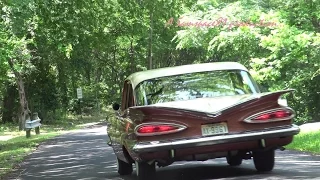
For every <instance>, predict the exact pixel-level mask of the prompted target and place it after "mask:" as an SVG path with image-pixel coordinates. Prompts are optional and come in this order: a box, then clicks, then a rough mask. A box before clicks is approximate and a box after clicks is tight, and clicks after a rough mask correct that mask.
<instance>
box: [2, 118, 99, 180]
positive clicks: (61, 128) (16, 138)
mask: <svg viewBox="0 0 320 180" xmlns="http://www.w3.org/2000/svg"><path fill="white" fill-rule="evenodd" d="M102 119H105V118H104V117H83V118H82V119H78V118H76V117H71V118H68V119H67V120H64V121H57V122H55V123H51V124H49V125H48V124H47V125H42V126H41V128H40V134H39V135H36V134H35V132H34V130H32V131H31V138H26V133H25V131H18V127H17V125H1V127H0V179H2V177H4V176H5V175H6V174H7V173H9V172H10V171H12V169H13V168H14V167H16V166H17V165H18V164H19V163H20V162H22V161H23V159H24V158H25V157H26V155H28V154H29V153H31V152H32V151H33V150H35V149H36V148H37V147H38V146H39V144H40V143H41V142H44V141H46V140H49V139H51V138H53V137H55V136H57V135H60V134H63V133H66V132H70V131H72V130H75V129H79V128H82V127H83V126H82V125H84V124H88V123H94V122H99V120H102Z"/></svg>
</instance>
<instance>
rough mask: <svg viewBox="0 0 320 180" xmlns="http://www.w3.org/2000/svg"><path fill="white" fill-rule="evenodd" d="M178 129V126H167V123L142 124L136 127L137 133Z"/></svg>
mask: <svg viewBox="0 0 320 180" xmlns="http://www.w3.org/2000/svg"><path fill="white" fill-rule="evenodd" d="M175 129H178V127H173V126H168V125H158V126H152V125H151V126H142V127H140V128H139V129H138V131H137V132H138V133H155V132H166V131H172V130H175Z"/></svg>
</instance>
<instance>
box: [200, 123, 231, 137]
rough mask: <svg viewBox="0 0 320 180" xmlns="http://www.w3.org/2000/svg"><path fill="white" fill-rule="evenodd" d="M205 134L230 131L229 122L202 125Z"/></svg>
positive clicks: (210, 134)
mask: <svg viewBox="0 0 320 180" xmlns="http://www.w3.org/2000/svg"><path fill="white" fill-rule="evenodd" d="M201 131H202V135H203V136H212V135H218V134H226V133H228V126H227V123H217V124H206V125H202V126H201Z"/></svg>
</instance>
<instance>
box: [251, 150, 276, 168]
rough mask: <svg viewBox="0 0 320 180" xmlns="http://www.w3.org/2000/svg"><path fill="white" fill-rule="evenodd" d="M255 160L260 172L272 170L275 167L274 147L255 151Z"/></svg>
mask: <svg viewBox="0 0 320 180" xmlns="http://www.w3.org/2000/svg"><path fill="white" fill-rule="evenodd" d="M252 155H253V162H254V166H255V167H256V169H257V171H259V172H268V171H272V169H273V167H274V161H275V159H274V149H271V150H267V151H254V152H253V153H252Z"/></svg>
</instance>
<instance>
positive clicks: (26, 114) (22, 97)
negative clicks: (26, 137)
mask: <svg viewBox="0 0 320 180" xmlns="http://www.w3.org/2000/svg"><path fill="white" fill-rule="evenodd" d="M8 63H9V66H10V68H11V70H12V72H13V73H14V75H15V80H16V83H17V86H18V91H19V101H20V114H19V131H22V130H25V122H26V120H27V119H30V110H29V106H28V101H27V98H26V93H25V88H24V82H23V79H22V76H21V74H20V73H19V72H18V71H17V70H16V69H15V68H14V62H13V60H12V59H9V60H8Z"/></svg>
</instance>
